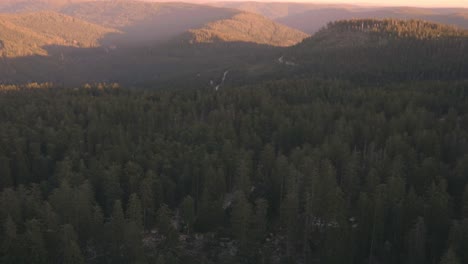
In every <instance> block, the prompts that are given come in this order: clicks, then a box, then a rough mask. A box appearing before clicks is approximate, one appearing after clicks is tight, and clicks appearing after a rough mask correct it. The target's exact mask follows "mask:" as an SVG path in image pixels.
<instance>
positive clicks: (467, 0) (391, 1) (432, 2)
mask: <svg viewBox="0 0 468 264" xmlns="http://www.w3.org/2000/svg"><path fill="white" fill-rule="evenodd" d="M306 2H307V1H306ZM321 2H337V1H336V0H335V1H332V0H322V1H321ZM339 2H342V3H357V2H365V3H369V4H376V5H404V6H437V7H444V6H450V7H468V0H363V1H355V0H341V1H339Z"/></svg>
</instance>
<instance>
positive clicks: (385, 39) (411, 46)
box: [284, 19, 468, 82]
mask: <svg viewBox="0 0 468 264" xmlns="http://www.w3.org/2000/svg"><path fill="white" fill-rule="evenodd" d="M467 49H468V31H466V30H463V29H459V28H456V27H453V26H447V25H442V24H436V23H430V22H425V21H420V20H391V19H387V20H376V19H357V20H345V21H338V22H334V23H330V24H329V25H328V26H327V27H326V28H324V29H322V30H321V31H319V32H318V33H317V34H315V35H313V36H312V37H310V38H308V39H306V40H304V41H303V42H302V43H300V44H298V45H296V46H294V47H292V48H291V49H290V50H288V51H287V52H285V57H284V60H290V61H292V62H294V64H295V67H293V70H290V71H289V73H290V72H291V71H293V72H296V73H298V72H301V73H300V74H302V75H305V76H310V75H314V76H322V77H323V76H325V77H327V76H328V77H332V78H333V76H340V78H347V79H349V78H351V79H354V80H358V81H366V80H372V81H377V82H385V81H401V80H415V79H419V80H420V79H466V76H468V65H467V63H466V62H467V61H468V57H467V54H468V50H467ZM289 73H288V74H289Z"/></svg>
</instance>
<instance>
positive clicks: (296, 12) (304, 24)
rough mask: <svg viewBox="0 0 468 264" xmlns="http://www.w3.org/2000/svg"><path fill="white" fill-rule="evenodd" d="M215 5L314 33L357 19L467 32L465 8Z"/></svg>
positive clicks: (467, 24)
mask: <svg viewBox="0 0 468 264" xmlns="http://www.w3.org/2000/svg"><path fill="white" fill-rule="evenodd" d="M214 5H216V6H220V7H229V8H235V9H239V10H244V11H248V12H254V13H258V14H261V15H264V16H266V17H268V18H270V19H273V20H275V21H277V22H279V23H282V24H284V25H286V26H289V27H292V28H295V29H298V30H301V31H304V32H306V33H308V34H313V33H315V32H317V31H318V30H320V29H321V28H322V27H324V26H326V25H327V23H329V22H332V21H336V20H343V19H353V18H354V19H358V18H376V19H382V18H394V19H420V20H427V21H431V22H437V23H442V24H450V25H456V26H459V27H462V28H466V29H468V9H466V8H415V7H363V6H358V5H344V4H312V3H265V2H219V3H215V4H214Z"/></svg>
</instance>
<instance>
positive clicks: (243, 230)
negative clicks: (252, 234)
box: [231, 192, 252, 243]
mask: <svg viewBox="0 0 468 264" xmlns="http://www.w3.org/2000/svg"><path fill="white" fill-rule="evenodd" d="M238 194H239V195H238V196H237V199H236V201H235V204H234V206H233V208H232V216H231V224H232V232H233V235H234V237H235V238H237V239H238V240H240V241H241V243H245V242H246V240H247V238H248V235H249V230H250V224H251V219H252V207H251V205H250V203H249V201H248V200H247V198H245V194H244V193H243V192H239V193H238Z"/></svg>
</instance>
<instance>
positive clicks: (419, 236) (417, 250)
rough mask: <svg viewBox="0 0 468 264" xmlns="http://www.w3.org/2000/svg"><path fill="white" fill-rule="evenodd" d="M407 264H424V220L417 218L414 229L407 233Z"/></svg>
mask: <svg viewBox="0 0 468 264" xmlns="http://www.w3.org/2000/svg"><path fill="white" fill-rule="evenodd" d="M407 245H408V251H407V252H408V259H407V263H408V264H424V263H426V225H425V223H424V218H422V217H419V218H418V221H417V222H416V224H415V225H414V227H413V228H412V229H411V230H410V232H409V233H408V238H407Z"/></svg>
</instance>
